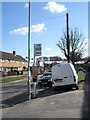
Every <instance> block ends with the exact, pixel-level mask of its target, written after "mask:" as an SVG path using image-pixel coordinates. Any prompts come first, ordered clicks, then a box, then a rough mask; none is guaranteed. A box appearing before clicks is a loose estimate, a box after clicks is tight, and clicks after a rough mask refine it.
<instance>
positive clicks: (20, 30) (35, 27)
mask: <svg viewBox="0 0 90 120" xmlns="http://www.w3.org/2000/svg"><path fill="white" fill-rule="evenodd" d="M44 30H47V28H46V27H45V25H44V23H41V24H36V25H32V26H31V32H33V33H41V32H43V31H44ZM27 33H28V27H21V28H17V29H14V30H11V31H10V32H9V34H17V35H26V34H27Z"/></svg>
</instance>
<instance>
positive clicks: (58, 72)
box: [52, 62, 78, 90]
mask: <svg viewBox="0 0 90 120" xmlns="http://www.w3.org/2000/svg"><path fill="white" fill-rule="evenodd" d="M52 86H53V88H54V90H56V89H57V88H59V89H60V88H63V87H70V88H73V87H76V89H78V75H77V73H76V70H75V68H74V66H73V65H72V64H71V63H67V62H63V63H61V64H58V65H55V66H53V67H52Z"/></svg>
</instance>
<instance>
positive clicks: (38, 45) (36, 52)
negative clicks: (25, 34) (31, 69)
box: [34, 44, 42, 56]
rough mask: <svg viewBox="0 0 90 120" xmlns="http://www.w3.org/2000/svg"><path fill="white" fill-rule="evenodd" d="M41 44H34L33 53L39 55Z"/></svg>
mask: <svg viewBox="0 0 90 120" xmlns="http://www.w3.org/2000/svg"><path fill="white" fill-rule="evenodd" d="M41 49H42V47H41V44H34V55H35V56H40V55H41Z"/></svg>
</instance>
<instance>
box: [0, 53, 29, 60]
mask: <svg viewBox="0 0 90 120" xmlns="http://www.w3.org/2000/svg"><path fill="white" fill-rule="evenodd" d="M0 58H1V59H4V60H6V59H8V60H16V61H23V62H27V60H26V59H24V58H23V57H22V56H20V55H13V54H12V53H7V52H2V51H0Z"/></svg>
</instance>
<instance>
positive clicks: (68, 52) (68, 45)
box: [66, 13, 70, 62]
mask: <svg viewBox="0 0 90 120" xmlns="http://www.w3.org/2000/svg"><path fill="white" fill-rule="evenodd" d="M68 16H69V15H68V13H67V14H66V23H67V55H68V62H69V60H70V59H69V57H70V56H69V54H70V41H69V22H68V18H69V17H68Z"/></svg>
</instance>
